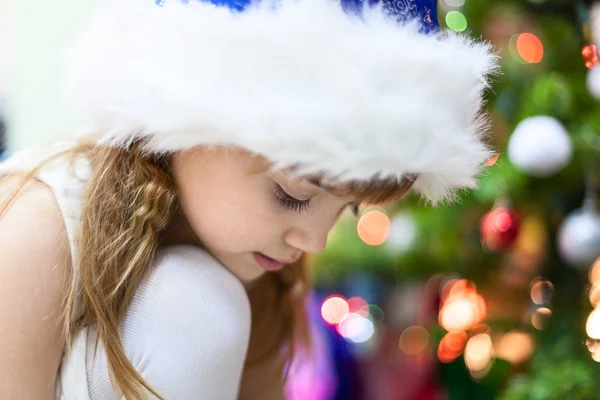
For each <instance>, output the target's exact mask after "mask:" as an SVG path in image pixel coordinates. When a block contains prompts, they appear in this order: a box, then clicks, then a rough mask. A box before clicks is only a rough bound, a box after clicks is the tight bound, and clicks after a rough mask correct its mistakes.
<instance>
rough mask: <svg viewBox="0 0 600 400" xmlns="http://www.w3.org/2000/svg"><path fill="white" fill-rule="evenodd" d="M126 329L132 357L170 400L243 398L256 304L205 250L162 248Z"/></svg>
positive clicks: (127, 317)
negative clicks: (241, 390) (199, 395)
mask: <svg viewBox="0 0 600 400" xmlns="http://www.w3.org/2000/svg"><path fill="white" fill-rule="evenodd" d="M122 324H123V325H122V340H123V344H124V347H125V350H126V353H127V356H128V358H129V359H130V360H131V362H132V364H133V365H134V366H135V367H136V368H137V369H138V370H139V372H140V374H141V375H142V377H144V379H146V380H147V382H148V383H149V384H150V385H151V386H153V387H154V388H156V389H157V390H158V391H159V392H160V393H161V394H163V395H165V396H166V398H182V399H183V398H186V399H187V398H196V397H195V396H196V394H197V393H203V394H204V396H203V398H204V397H205V398H215V399H216V398H219V399H221V398H223V399H225V398H235V397H236V396H237V392H238V387H239V382H240V379H241V375H242V370H243V366H244V362H245V359H246V353H247V349H248V342H249V337H250V305H249V301H248V298H247V295H246V292H245V290H244V287H243V286H242V284H241V283H240V282H239V281H238V280H237V278H235V277H234V276H233V275H232V274H231V273H229V272H228V271H227V270H226V269H225V268H224V267H223V266H222V265H221V264H219V263H218V262H217V261H216V260H215V259H214V258H213V257H211V256H210V255H209V254H208V253H206V252H205V251H203V250H201V249H199V248H196V247H192V246H174V247H168V248H165V249H161V250H160V251H159V252H158V254H157V256H156V259H155V261H154V263H153V265H152V267H151V269H150V270H149V271H148V274H147V275H146V276H145V277H144V279H143V280H142V282H141V283H140V286H139V287H138V288H137V290H136V293H135V295H134V297H133V300H132V302H131V305H130V307H129V309H128V310H127V313H126V315H125V318H124V320H123V322H122ZM190 396H191V397H190Z"/></svg>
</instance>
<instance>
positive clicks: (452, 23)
mask: <svg viewBox="0 0 600 400" xmlns="http://www.w3.org/2000/svg"><path fill="white" fill-rule="evenodd" d="M446 25H448V28H450V29H452V30H453V31H455V32H462V31H464V30H465V29H467V18H466V17H465V16H464V14H463V13H461V12H460V11H449V12H448V14H446Z"/></svg>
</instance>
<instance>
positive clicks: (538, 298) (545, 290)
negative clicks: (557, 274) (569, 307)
mask: <svg viewBox="0 0 600 400" xmlns="http://www.w3.org/2000/svg"><path fill="white" fill-rule="evenodd" d="M553 293H554V285H553V284H552V282H550V281H546V280H541V279H536V280H534V281H533V284H532V285H531V290H530V294H531V301H533V302H534V303H535V304H537V305H540V306H541V305H544V304H548V303H549V302H550V298H551V297H552V294H553Z"/></svg>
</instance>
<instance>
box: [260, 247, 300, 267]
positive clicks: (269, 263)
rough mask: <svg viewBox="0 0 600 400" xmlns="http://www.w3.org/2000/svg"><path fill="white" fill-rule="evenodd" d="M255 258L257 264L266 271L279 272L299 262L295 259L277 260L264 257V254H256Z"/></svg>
mask: <svg viewBox="0 0 600 400" xmlns="http://www.w3.org/2000/svg"><path fill="white" fill-rule="evenodd" d="M254 258H255V259H256V262H257V263H258V264H259V265H260V267H261V268H263V269H264V270H266V271H279V270H280V269H282V268H283V267H285V266H286V265H288V264H293V263H294V262H296V261H297V259H295V260H276V259H274V258H271V257H269V256H266V255H264V254H263V253H258V252H255V253H254Z"/></svg>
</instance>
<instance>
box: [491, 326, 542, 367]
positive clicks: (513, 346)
mask: <svg viewBox="0 0 600 400" xmlns="http://www.w3.org/2000/svg"><path fill="white" fill-rule="evenodd" d="M533 349H534V341H533V337H532V336H531V335H530V334H528V333H525V332H519V331H512V332H508V333H506V334H505V335H503V336H502V337H501V338H500V339H499V340H498V342H497V344H496V346H495V350H496V357H498V358H502V359H503V360H506V361H508V362H510V363H512V364H521V363H523V362H525V361H527V360H529V358H530V357H531V355H532V354H533Z"/></svg>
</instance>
